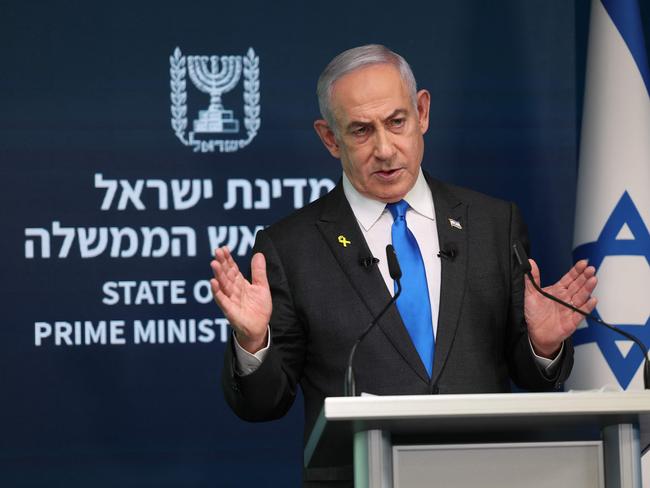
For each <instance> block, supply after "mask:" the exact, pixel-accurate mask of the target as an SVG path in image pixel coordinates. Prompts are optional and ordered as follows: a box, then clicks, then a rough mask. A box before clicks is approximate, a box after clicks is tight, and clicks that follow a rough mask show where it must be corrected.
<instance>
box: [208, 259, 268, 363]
mask: <svg viewBox="0 0 650 488" xmlns="http://www.w3.org/2000/svg"><path fill="white" fill-rule="evenodd" d="M210 267H211V268H212V272H213V273H214V278H213V279H211V280H210V285H211V287H212V295H213V296H214V300H215V301H216V302H217V305H219V307H220V308H221V310H222V311H223V313H224V315H225V316H226V318H227V319H228V321H229V322H230V325H231V326H232V327H233V329H234V330H235V335H236V336H237V341H238V342H239V345H240V346H242V347H243V348H244V349H246V350H247V351H248V352H251V353H255V352H257V351H259V350H260V349H262V348H263V347H264V346H265V345H266V342H267V331H268V324H269V320H270V319H271V310H272V308H273V306H272V301H271V291H270V289H269V282H268V280H267V277H266V260H265V259H264V255H263V254H262V253H256V254H255V255H254V256H253V259H252V260H251V278H252V283H249V282H248V280H247V279H246V278H244V276H243V275H242V274H241V272H240V271H239V267H238V266H237V263H235V260H234V259H233V258H232V256H231V254H230V251H229V250H228V248H227V247H221V248H219V249H217V250H215V252H214V259H213V260H212V262H211V263H210Z"/></svg>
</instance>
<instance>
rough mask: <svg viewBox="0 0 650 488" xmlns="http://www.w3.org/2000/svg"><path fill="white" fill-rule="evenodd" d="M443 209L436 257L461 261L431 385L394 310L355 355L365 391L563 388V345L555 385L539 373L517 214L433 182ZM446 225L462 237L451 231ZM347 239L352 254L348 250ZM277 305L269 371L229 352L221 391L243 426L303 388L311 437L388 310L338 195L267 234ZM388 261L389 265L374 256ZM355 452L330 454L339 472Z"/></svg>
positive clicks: (284, 406)
mask: <svg viewBox="0 0 650 488" xmlns="http://www.w3.org/2000/svg"><path fill="white" fill-rule="evenodd" d="M427 181H428V183H429V185H430V187H431V191H432V194H433V199H434V203H435V212H436V223H437V229H438V238H439V241H440V247H441V248H444V246H445V245H448V244H451V243H453V245H454V246H455V248H456V250H457V255H456V257H455V259H453V260H443V261H442V270H441V273H442V274H441V291H440V312H439V322H438V332H437V337H436V343H435V360H434V366H433V375H432V378H431V379H429V378H428V375H427V373H426V370H425V368H424V365H423V364H422V362H421V360H420V357H419V355H418V353H417V351H416V349H415V347H414V345H413V343H412V342H411V340H410V337H409V335H408V332H407V330H406V328H405V326H404V324H403V323H402V320H401V318H400V315H399V312H398V311H397V308H396V307H395V306H393V307H391V309H389V311H388V312H387V313H386V315H385V316H384V317H383V318H382V319H381V320H380V321H379V324H378V327H376V328H375V329H374V330H373V331H372V332H371V333H370V334H369V335H368V336H367V337H366V338H365V340H364V342H363V343H362V344H361V346H360V347H359V349H358V351H357V355H356V359H355V372H356V380H357V391H363V392H368V393H372V394H378V395H413V394H431V393H441V394H446V393H482V392H486V393H487V392H507V391H510V380H512V381H514V382H515V383H516V384H517V385H518V386H519V387H521V388H524V389H527V390H534V391H539V390H550V389H553V388H557V387H559V386H560V383H561V382H562V381H563V380H564V379H565V378H566V377H567V376H568V374H569V372H570V370H571V366H572V363H573V350H572V348H571V345H570V343H568V342H567V344H565V348H564V354H563V360H562V364H561V366H560V368H559V370H558V372H557V374H556V376H555V377H554V378H552V379H548V378H546V377H545V376H544V375H543V374H542V373H541V371H540V370H539V369H538V367H537V365H536V363H535V362H534V358H533V356H532V354H531V349H530V345H529V342H528V335H527V329H526V324H525V322H524V317H523V281H522V276H521V273H520V272H519V271H518V270H517V269H515V266H514V263H513V259H512V257H511V243H512V242H513V240H514V239H519V240H521V241H522V242H524V245H526V244H527V236H526V229H525V225H524V223H523V222H522V219H521V217H520V215H519V212H518V210H517V208H516V207H515V206H514V205H513V204H511V203H508V202H504V201H501V200H497V199H494V198H491V197H488V196H486V195H482V194H479V193H476V192H473V191H470V190H467V189H463V188H459V187H455V186H451V185H448V184H444V183H442V182H440V181H437V180H435V179H432V178H430V177H428V176H427ZM449 218H452V219H454V220H456V221H458V222H460V223H461V225H462V229H457V228H455V227H453V226H451V225H450V223H449ZM339 236H344V237H345V238H346V239H347V240H348V241H350V244H349V245H347V246H343V245H342V244H341V243H340V242H339ZM254 251H255V252H257V251H260V252H263V253H264V255H265V257H266V260H267V271H268V277H269V281H270V285H271V291H272V295H273V314H272V317H271V324H270V326H271V347H270V350H269V352H268V355H267V357H266V359H265V360H264V362H263V363H262V365H261V366H260V367H259V369H257V370H256V371H255V372H253V373H252V374H250V375H246V376H240V375H238V374H237V373H236V371H235V367H234V361H235V358H234V352H233V350H232V344H230V345H229V347H227V348H226V356H225V367H224V371H223V386H224V393H225V397H226V400H227V402H228V403H229V405H230V406H231V407H232V409H233V410H234V411H235V412H236V413H237V415H239V416H240V417H241V418H243V419H246V420H250V421H262V420H270V419H274V418H278V417H280V416H282V415H284V414H285V413H286V411H287V410H288V409H289V407H290V406H291V405H292V403H293V400H294V397H295V394H296V388H297V386H298V384H300V386H301V388H302V391H303V396H304V403H305V435H306V436H307V435H308V434H309V432H310V431H311V428H312V426H313V424H314V422H315V420H316V418H317V416H318V414H319V412H320V409H321V407H322V405H323V400H324V399H325V397H328V396H342V395H343V378H344V370H345V366H346V363H347V357H348V354H349V351H350V348H351V346H352V344H353V343H354V341H355V340H356V339H357V337H358V336H359V334H360V333H361V332H362V331H363V330H364V328H365V327H366V326H367V325H368V324H369V323H370V321H371V320H372V319H373V317H375V316H376V315H377V314H378V313H379V311H380V310H381V309H382V308H383V307H384V306H385V304H386V303H387V302H388V300H389V299H390V294H389V292H388V290H387V288H386V285H385V282H384V280H383V279H382V276H381V273H380V272H379V269H378V268H377V267H376V266H372V267H364V266H361V265H360V263H359V260H360V258H363V257H367V256H370V251H369V249H368V246H367V244H366V242H365V239H364V237H363V235H362V233H361V230H360V229H359V226H358V224H357V221H356V218H355V217H354V214H353V213H352V209H351V208H350V205H349V204H348V202H347V200H346V198H345V195H344V193H343V188H342V185H341V183H339V184H338V185H337V186H336V188H334V189H333V190H332V191H331V192H330V193H329V194H328V195H326V196H324V197H322V198H320V199H319V200H317V201H315V202H313V203H312V204H310V205H308V206H306V207H305V208H303V209H301V210H299V211H297V212H296V213H294V214H292V215H291V216H289V217H287V218H286V219H284V220H282V221H280V222H278V223H276V224H274V225H272V226H270V227H269V228H268V229H266V230H264V231H262V232H259V233H258V235H257V240H256V243H255V249H254ZM377 257H378V258H379V259H385V256H377ZM351 458H352V450H351V446H335V448H333V449H332V457H331V459H330V464H331V465H332V466H336V465H341V464H351Z"/></svg>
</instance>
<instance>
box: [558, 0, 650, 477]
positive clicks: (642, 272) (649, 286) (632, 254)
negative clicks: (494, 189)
mask: <svg viewBox="0 0 650 488" xmlns="http://www.w3.org/2000/svg"><path fill="white" fill-rule="evenodd" d="M649 93H650V73H649V71H648V60H647V57H646V50H645V44H644V38H643V29H642V25H641V18H640V15H639V6H638V3H637V0H593V1H592V6H591V22H590V28H589V45H588V54H587V76H586V86H585V103H584V113H583V115H584V116H583V125H582V137H581V142H580V166H579V171H578V195H577V207H576V227H575V235H574V252H573V254H574V258H575V259H576V260H578V259H584V258H587V259H588V260H589V263H590V264H591V265H593V266H595V267H596V273H597V276H598V280H599V282H598V287H597V288H596V293H595V294H596V296H597V297H598V299H599V302H598V305H597V307H596V310H595V313H596V314H597V315H598V316H599V317H600V318H602V319H603V320H605V321H606V322H610V323H612V324H615V325H617V326H619V327H620V328H622V329H623V330H625V331H628V332H631V333H632V334H635V335H637V336H639V338H640V339H641V341H643V342H644V344H646V345H648V346H650V325H649V317H650V234H649V232H648V228H649V224H650V97H649ZM573 339H574V344H575V346H576V362H575V366H574V368H573V373H572V374H571V378H570V381H569V382H568V383H567V386H568V387H569V388H573V389H590V388H600V387H603V386H608V387H610V388H615V389H619V390H626V389H643V378H642V362H643V354H642V352H641V351H640V350H639V348H638V347H637V346H634V345H633V343H632V342H631V341H628V340H626V339H625V338H624V337H622V336H619V335H617V334H615V333H614V332H611V331H609V330H607V329H605V328H604V327H601V326H599V325H598V324H596V323H594V322H592V321H590V320H589V319H587V320H585V321H584V322H583V323H582V324H581V325H580V327H579V328H578V330H577V331H576V333H575V334H574V336H573ZM648 464H650V456H649V455H646V456H645V459H644V475H645V476H644V477H645V478H646V481H645V486H650V469H649V468H650V467H649V466H648Z"/></svg>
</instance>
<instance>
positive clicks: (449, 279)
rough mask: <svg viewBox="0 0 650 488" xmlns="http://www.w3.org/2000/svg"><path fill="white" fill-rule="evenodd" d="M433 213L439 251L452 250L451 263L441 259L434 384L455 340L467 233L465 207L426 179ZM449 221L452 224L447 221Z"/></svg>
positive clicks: (466, 260)
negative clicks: (431, 199)
mask: <svg viewBox="0 0 650 488" xmlns="http://www.w3.org/2000/svg"><path fill="white" fill-rule="evenodd" d="M427 181H428V183H429V186H430V187H431V193H432V195H433V201H434V205H435V211H436V226H437V229H438V241H439V242H440V249H441V250H444V249H451V248H453V249H455V251H456V255H455V257H454V258H452V259H442V258H441V276H440V309H439V313H438V329H437V336H436V345H435V358H434V364H433V373H432V381H433V383H436V382H437V381H438V378H439V377H440V374H441V373H442V370H443V369H444V366H445V363H446V361H447V358H448V356H449V351H450V350H451V346H452V344H453V342H454V338H455V336H456V330H457V329H458V321H459V319H460V312H461V310H460V308H461V304H462V302H463V296H464V294H465V286H466V283H467V263H468V243H467V236H468V233H469V231H470V229H468V219H467V206H466V205H465V204H464V203H463V202H461V201H460V200H459V199H458V198H457V197H456V196H455V195H453V194H452V193H451V192H450V191H449V188H448V187H447V186H446V185H444V184H442V183H441V182H439V181H437V180H435V179H433V178H430V177H428V175H427ZM450 219H451V220H450ZM459 227H460V228H459Z"/></svg>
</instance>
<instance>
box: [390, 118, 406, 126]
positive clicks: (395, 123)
mask: <svg viewBox="0 0 650 488" xmlns="http://www.w3.org/2000/svg"><path fill="white" fill-rule="evenodd" d="M405 121H406V120H405V119H404V118H399V119H391V121H390V125H391V127H402V126H403V125H404V122H405Z"/></svg>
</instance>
